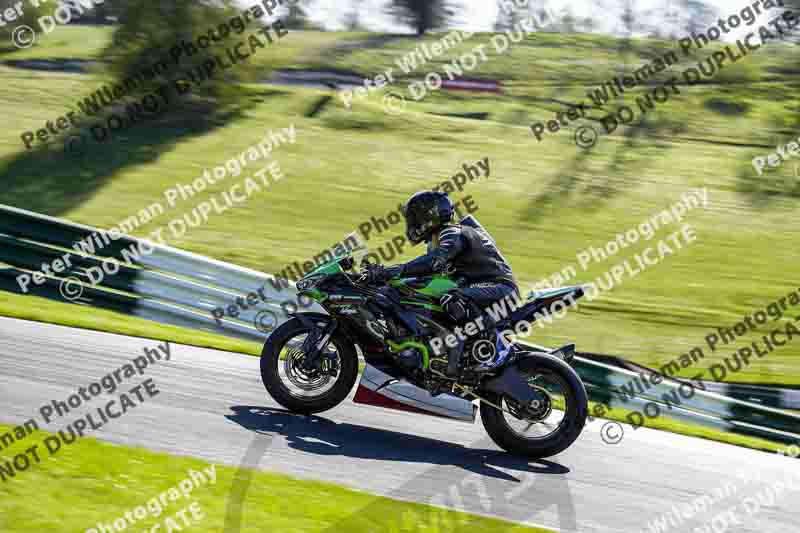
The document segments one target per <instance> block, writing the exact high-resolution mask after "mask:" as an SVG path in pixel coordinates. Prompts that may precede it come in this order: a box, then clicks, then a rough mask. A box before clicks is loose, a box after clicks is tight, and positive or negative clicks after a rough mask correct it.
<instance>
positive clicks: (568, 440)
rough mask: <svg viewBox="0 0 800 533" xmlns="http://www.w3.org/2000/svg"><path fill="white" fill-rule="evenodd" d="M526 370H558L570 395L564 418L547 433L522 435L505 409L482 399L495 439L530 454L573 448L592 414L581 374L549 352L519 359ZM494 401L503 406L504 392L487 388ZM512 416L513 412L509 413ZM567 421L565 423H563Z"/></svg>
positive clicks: (485, 423) (512, 449)
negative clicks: (535, 435) (505, 413)
mask: <svg viewBox="0 0 800 533" xmlns="http://www.w3.org/2000/svg"><path fill="white" fill-rule="evenodd" d="M515 364H516V365H518V366H517V368H518V369H519V368H522V369H523V372H524V374H532V373H536V372H537V371H539V370H541V371H543V372H549V373H552V374H555V375H556V376H558V377H559V378H561V379H563V381H564V382H565V383H566V384H567V389H568V390H567V391H565V393H566V394H568V395H569V396H570V398H569V402H568V404H567V410H566V412H565V413H564V419H563V421H562V424H560V425H559V427H558V429H557V430H556V431H555V432H554V433H553V434H552V435H549V436H547V437H544V438H541V439H537V440H533V439H527V438H525V437H521V436H519V435H518V434H517V433H516V432H515V431H514V430H513V429H512V428H511V427H510V426H509V425H508V423H507V422H506V420H505V418H504V413H503V412H502V411H500V410H498V409H497V408H495V407H493V406H491V405H489V404H487V403H486V402H481V407H480V410H481V422H482V423H483V427H484V428H485V429H486V432H487V433H488V434H489V436H490V437H491V438H492V440H493V441H494V442H495V443H496V444H497V445H498V446H500V447H501V448H503V449H504V450H506V451H508V452H511V453H514V454H519V455H524V456H526V457H535V458H542V457H550V456H553V455H556V454H559V453H561V452H563V451H564V450H566V449H567V448H569V447H570V446H571V445H572V443H573V442H575V440H576V439H577V438H578V436H579V435H580V434H581V431H583V426H584V425H585V424H586V416H587V414H588V410H589V408H588V397H587V395H586V389H585V387H584V386H583V382H581V379H580V377H579V376H578V374H577V373H576V372H575V371H574V370H573V369H572V367H570V366H569V365H568V364H567V363H565V362H563V361H561V360H560V359H557V358H555V357H553V356H550V355H546V354H541V355H540V354H537V355H536V356H534V357H525V358H524V359H522V360H520V361H518V362H517V363H515ZM482 396H484V397H485V398H486V399H487V400H489V401H490V402H492V403H494V404H496V405H499V406H503V403H502V402H503V398H502V396H501V395H500V394H496V393H492V392H488V391H483V394H482ZM509 416H510V415H509ZM562 425H563V427H562Z"/></svg>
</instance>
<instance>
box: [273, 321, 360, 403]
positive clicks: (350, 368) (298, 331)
mask: <svg viewBox="0 0 800 533" xmlns="http://www.w3.org/2000/svg"><path fill="white" fill-rule="evenodd" d="M308 332H309V328H308V327H307V326H305V325H303V323H302V322H301V321H300V319H298V318H292V319H290V320H288V321H286V322H284V323H283V324H281V325H280V326H279V327H278V328H277V329H275V331H273V332H272V334H271V335H270V336H269V339H267V342H266V343H265V344H264V349H263V350H262V351H261V381H262V382H263V383H264V387H265V388H266V389H267V392H268V393H269V395H270V396H272V398H273V399H274V400H275V401H276V402H278V403H279V404H281V405H282V406H283V407H285V408H286V409H288V410H289V411H292V412H293V413H300V414H313V413H321V412H322V411H327V410H328V409H331V408H333V407H335V406H337V405H339V404H340V403H341V402H342V401H343V400H344V399H345V398H347V395H348V394H349V393H350V390H351V389H352V388H353V385H354V384H355V382H356V378H357V377H358V355H357V354H356V351H355V347H354V346H353V344H352V343H351V342H350V341H349V340H347V338H345V337H343V336H342V335H339V334H338V333H334V334H333V335H332V336H331V340H330V342H332V343H333V345H334V346H335V347H336V351H337V352H338V354H339V358H340V372H339V375H338V377H337V378H336V382H335V383H334V385H333V386H332V387H331V388H330V390H328V391H327V392H325V393H324V394H323V395H321V396H318V397H309V398H299V397H297V396H295V395H292V394H291V393H290V392H289V390H288V389H287V388H286V386H285V385H284V384H283V380H281V377H280V374H279V368H280V364H281V359H280V354H281V352H282V351H283V348H284V347H285V345H286V343H287V342H288V341H289V340H290V339H292V338H294V337H297V336H298V335H302V334H303V333H308Z"/></svg>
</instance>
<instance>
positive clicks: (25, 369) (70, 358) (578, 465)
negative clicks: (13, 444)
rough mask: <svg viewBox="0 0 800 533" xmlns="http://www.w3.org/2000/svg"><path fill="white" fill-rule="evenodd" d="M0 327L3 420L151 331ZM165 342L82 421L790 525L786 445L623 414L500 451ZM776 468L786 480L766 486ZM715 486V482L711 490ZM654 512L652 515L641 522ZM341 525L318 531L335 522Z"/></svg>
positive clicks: (604, 505) (628, 519)
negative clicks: (144, 389)
mask: <svg viewBox="0 0 800 533" xmlns="http://www.w3.org/2000/svg"><path fill="white" fill-rule="evenodd" d="M0 339H1V340H2V342H0V422H2V423H7V424H19V423H22V422H24V421H25V420H28V419H30V418H32V417H35V418H36V420H37V421H39V422H40V426H41V429H44V430H47V431H58V430H59V429H62V428H63V427H64V426H65V425H66V424H67V423H68V422H71V421H72V420H74V419H76V418H78V417H79V416H80V414H83V413H87V412H91V411H93V410H94V408H96V407H99V406H100V405H101V404H104V403H105V402H101V401H100V400H103V399H104V398H105V397H106V396H105V394H103V395H102V396H101V397H100V398H96V399H94V400H93V401H92V402H90V403H89V404H88V406H87V407H85V408H84V407H82V408H79V409H77V410H75V411H74V415H75V416H73V413H70V414H69V415H67V416H66V417H65V418H62V419H59V420H57V421H53V422H52V423H51V424H49V425H42V417H41V416H40V415H39V412H38V410H39V408H40V407H41V406H42V405H43V404H46V403H49V402H50V401H51V400H55V399H58V400H62V401H63V400H66V398H67V397H68V396H69V395H71V394H73V393H75V392H76V391H77V389H78V387H80V386H87V385H88V384H89V383H92V382H95V381H98V380H100V379H101V378H102V377H103V376H104V375H106V374H107V373H109V372H111V371H113V370H115V369H117V368H119V367H120V366H121V365H123V364H125V363H127V362H130V361H131V360H132V359H133V358H134V357H137V356H139V355H141V354H142V350H143V348H145V347H150V348H155V346H156V345H157V344H158V343H159V342H160V341H153V340H148V339H141V338H134V337H126V336H122V335H114V334H109V333H101V332H93V331H87V330H80V329H72V328H66V327H62V326H54V325H49V324H42V323H37V322H28V321H21V320H16V319H7V318H0ZM170 346H171V360H170V361H161V362H159V363H157V364H155V365H153V366H150V367H148V368H147V369H146V370H145V373H144V376H142V377H138V376H137V377H135V378H131V379H130V380H126V382H125V383H123V386H122V387H121V388H120V390H119V391H117V394H118V393H119V392H122V391H126V390H127V389H128V388H130V386H133V385H135V384H137V383H139V382H141V381H142V380H144V379H147V378H153V380H154V381H155V383H156V385H157V387H158V390H159V391H160V393H159V394H158V395H157V396H155V397H153V398H148V399H147V400H146V401H145V402H144V403H142V404H141V405H139V406H137V407H136V408H135V409H132V410H131V411H129V412H128V413H126V414H125V416H124V417H120V418H119V419H115V420H111V421H110V422H109V423H108V424H106V425H104V426H103V428H102V429H100V430H98V431H96V432H93V433H91V434H90V436H93V437H96V438H99V439H102V440H105V441H109V442H113V443H117V444H123V445H131V446H143V447H146V448H150V449H152V450H156V451H162V452H169V453H174V454H180V455H190V456H193V457H198V458H201V459H205V460H207V461H211V462H215V463H222V464H228V465H234V466H236V465H241V464H244V465H245V466H252V467H257V468H260V469H264V470H272V471H278V472H282V473H286V474H290V475H293V476H297V477H301V478H306V479H320V480H325V481H330V482H334V483H338V484H341V485H345V486H348V487H351V488H354V489H357V490H362V491H367V492H370V493H374V494H381V495H385V496H389V497H392V498H397V499H402V500H412V501H418V502H422V503H429V504H433V505H438V506H447V507H451V508H456V509H459V510H464V511H468V512H472V513H476V514H482V515H489V516H497V517H502V518H505V519H508V520H512V521H515V522H521V523H527V524H530V525H537V526H541V527H547V528H551V529H554V530H557V531H565V532H567V531H569V532H573V531H579V532H614V533H627V532H635V533H639V532H645V533H650V532H666V531H673V532H675V533H678V532H690V531H694V528H704V527H705V526H707V527H709V529H708V531H714V532H716V533H721V531H723V529H722V527H723V526H722V523H723V521H727V522H730V524H729V526H728V527H727V531H732V532H733V531H735V532H737V533H756V532H758V533H760V532H765V531H766V532H770V533H783V532H786V533H790V532H792V533H796V532H797V531H800V508H798V506H797V503H796V502H797V498H798V496H800V461H797V460H796V459H790V458H787V457H780V456H778V455H775V454H768V453H763V452H758V451H754V450H749V449H744V448H739V447H735V446H731V445H727V444H721V443H717V442H712V441H706V440H702V439H696V438H691V437H685V436H681V435H675V434H671V433H665V432H659V431H654V430H648V429H638V430H635V431H634V430H633V429H632V428H631V427H629V426H624V430H625V433H624V437H623V439H622V441H621V442H619V443H618V444H614V445H612V444H607V443H606V442H604V440H603V438H601V428H603V426H604V423H605V422H606V421H604V420H595V421H594V422H592V423H589V424H587V427H586V429H584V432H583V434H582V435H581V437H580V438H579V439H578V441H577V442H576V443H575V444H574V445H573V446H572V447H571V448H569V449H568V450H566V451H565V452H563V453H561V454H560V455H558V456H556V457H552V458H549V459H548V460H538V461H529V460H525V459H522V458H517V457H513V456H511V455H509V454H506V453H504V452H502V451H501V450H500V449H499V448H498V447H497V446H496V445H494V444H493V443H492V441H491V440H490V439H489V438H488V437H487V436H486V434H485V433H484V431H483V427H482V425H481V424H480V421H479V420H477V421H476V423H475V424H474V425H473V424H465V423H461V422H456V421H452V422H451V421H448V420H443V419H440V418H432V417H425V416H419V415H412V414H407V413H400V412H396V411H389V410H385V409H380V408H375V407H369V406H364V405H357V404H353V403H352V402H351V401H350V399H348V400H345V402H343V403H342V404H341V405H340V406H338V407H337V408H335V409H332V410H330V411H327V412H325V413H322V414H321V415H318V416H312V417H301V416H295V415H291V414H288V413H286V412H285V411H283V410H282V409H281V408H280V407H279V406H278V405H277V404H276V403H275V402H274V401H273V400H272V399H271V398H269V396H268V395H267V394H266V392H265V390H264V388H263V385H262V383H261V377H260V373H259V368H258V359H257V358H256V357H252V356H246V355H241V354H234V353H228V352H222V351H217V350H210V349H204V348H196V347H190V346H183V345H176V344H172V343H170ZM110 399H112V398H109V400H110ZM619 429H620V428H613V431H611V433H612V434H613V435H616V434H617V432H618V431H619ZM744 473H747V474H748V475H749V476H755V475H756V474H758V477H759V479H745V478H743V477H740V476H741V475H742V474H744ZM789 473H792V475H794V478H793V479H794V480H795V483H794V485H793V488H787V489H786V490H783V491H782V492H780V493H779V494H777V493H775V489H776V487H780V486H781V485H776V484H780V483H784V481H785V480H786V476H787V474H789ZM726 485H727V487H728V489H727V493H726V494H727V495H726V496H724V497H722V496H719V494H721V491H722V490H723V488H724V487H726ZM731 487H733V490H731ZM715 491H716V492H715ZM770 493H771V494H772V498H771V499H772V501H771V502H770V501H769V500H770ZM704 494H708V495H709V497H710V498H708V497H707V498H704V497H703V495H704ZM714 494H717V495H718V496H716V497H715V496H714ZM748 499H749V500H748ZM717 500H719V501H717ZM748 501H749V503H748ZM701 502H702V503H701ZM710 502H711V503H710ZM755 502H761V504H760V505H759V506H758V507H756V503H755ZM687 505H688V507H687ZM676 509H677V511H676ZM729 510H730V512H728V513H727V514H726V511H729ZM676 512H677V513H679V514H678V515H676V514H675V513H676ZM680 513H683V516H681V515H680ZM731 513H732V514H731ZM668 515H669V516H671V517H672V518H671V523H670V519H668V518H666V516H668ZM659 517H663V519H664V526H663V527H657V528H656V527H654V528H651V526H653V525H654V524H653V523H652V522H653V520H654V519H657V518H659ZM712 519H713V520H715V522H713V523H712V522H711V520H712ZM733 520H736V521H735V522H734V521H733ZM737 522H738V523H737ZM712 525H714V526H716V527H714V528H712ZM339 526H340V527H336V528H331V531H334V530H342V531H345V530H347V528H346V524H340V525H339ZM226 531H230V529H229V528H226ZM698 531H705V529H698Z"/></svg>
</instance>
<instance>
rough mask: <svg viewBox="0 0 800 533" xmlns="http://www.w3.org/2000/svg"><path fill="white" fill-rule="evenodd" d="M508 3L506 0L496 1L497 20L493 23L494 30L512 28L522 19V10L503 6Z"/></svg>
mask: <svg viewBox="0 0 800 533" xmlns="http://www.w3.org/2000/svg"><path fill="white" fill-rule="evenodd" d="M508 3H509V2H508V1H507V0H498V2H497V20H496V21H495V23H494V30H495V31H503V30H510V29H513V28H514V26H516V25H517V24H518V23H519V22H520V20H522V10H521V9H509V8H508V7H504V6H505V5H507V4H508Z"/></svg>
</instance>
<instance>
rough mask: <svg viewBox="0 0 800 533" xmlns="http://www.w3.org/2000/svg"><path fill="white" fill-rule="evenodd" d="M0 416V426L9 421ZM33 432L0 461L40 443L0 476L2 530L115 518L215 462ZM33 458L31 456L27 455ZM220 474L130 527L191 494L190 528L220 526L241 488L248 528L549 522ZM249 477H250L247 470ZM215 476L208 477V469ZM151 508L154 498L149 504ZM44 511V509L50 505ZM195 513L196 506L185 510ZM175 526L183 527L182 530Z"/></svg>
mask: <svg viewBox="0 0 800 533" xmlns="http://www.w3.org/2000/svg"><path fill="white" fill-rule="evenodd" d="M11 429H12V427H11V426H4V425H0V433H5V432H7V431H9V430H11ZM47 435H48V434H47V433H44V432H34V433H33V434H31V435H30V436H28V437H27V438H26V439H23V440H21V441H18V442H16V443H14V444H13V445H11V446H10V447H9V448H5V449H4V450H2V452H0V463H2V464H3V465H5V462H6V461H9V460H12V459H13V457H14V456H15V455H16V454H18V453H24V451H25V449H26V448H28V447H30V446H32V445H34V444H39V448H38V452H39V456H40V459H41V460H42V462H41V463H40V464H35V461H34V460H33V459H31V461H32V463H33V464H32V465H31V466H30V467H29V468H28V469H27V470H25V471H23V472H17V473H16V476H15V477H13V478H10V479H9V480H8V481H5V482H0V497H2V498H3V513H0V531H4V532H9V533H11V532H16V531H36V532H51V531H52V532H56V531H59V532H60V531H86V530H87V529H89V528H93V527H95V525H96V524H97V523H98V522H102V523H104V524H107V525H110V524H111V522H113V521H114V520H116V519H118V518H124V516H125V512H133V511H134V509H136V508H137V507H139V506H146V505H147V504H148V502H150V501H151V500H152V499H153V498H156V499H158V497H159V495H160V494H161V493H163V492H165V491H167V490H168V489H169V488H171V487H177V486H178V483H179V482H180V481H182V480H184V479H186V478H187V477H189V474H188V471H189V470H190V469H191V470H194V471H202V469H204V468H211V464H210V463H207V462H205V461H200V460H198V459H191V458H187V457H178V456H172V455H168V454H164V453H154V452H151V451H147V450H143V449H137V448H128V447H124V446H117V445H112V444H108V443H104V442H101V441H97V440H95V439H91V438H84V439H80V440H79V441H77V442H76V443H73V444H70V445H64V446H62V448H61V449H60V450H59V451H57V453H56V454H55V455H52V456H51V455H50V453H49V452H48V451H47V449H46V448H45V445H44V444H42V441H43V439H44V438H45V437H46V436H47ZM29 457H32V456H29ZM215 469H216V482H215V483H211V482H210V481H206V482H205V483H201V484H200V486H198V487H196V488H195V489H194V490H193V491H192V492H191V494H190V495H189V497H188V498H181V499H179V500H177V501H170V500H166V503H167V506H166V507H165V508H164V509H163V511H162V514H161V515H160V516H158V517H155V516H150V515H148V516H147V517H146V518H143V519H141V520H138V521H136V523H135V525H134V526H129V527H132V529H134V530H136V531H144V530H145V528H147V530H148V531H149V530H150V528H151V527H153V526H154V525H155V524H156V523H161V524H162V525H161V529H164V530H166V529H167V524H166V522H165V521H166V519H167V518H171V519H172V520H175V521H176V522H177V523H178V524H179V525H180V526H181V527H184V523H183V522H182V520H181V519H180V517H176V516H175V514H176V513H177V512H179V511H180V510H181V509H183V508H185V507H187V506H188V505H191V504H192V503H193V502H196V503H197V504H199V506H200V509H201V511H202V514H204V515H205V517H204V518H202V519H200V520H199V521H192V524H191V525H190V526H189V527H190V528H191V530H192V531H222V530H223V527H224V525H225V517H226V510H227V509H226V506H227V503H228V501H229V499H230V500H231V501H233V502H236V500H237V497H236V496H235V495H237V494H241V495H242V498H241V509H242V513H241V524H242V527H241V530H240V531H242V532H243V533H247V532H256V531H259V532H260V531H275V532H279V531H281V532H282V531H293V532H298V533H301V532H302V533H313V532H327V531H352V532H354V533H359V532H363V533H367V532H372V531H377V530H381V531H395V532H409V533H410V532H412V531H414V532H416V531H422V532H427V533H436V532H441V531H458V532H461V531H463V532H468V531H486V532H489V533H492V532H500V531H503V532H506V531H507V532H511V533H517V532H518V533H523V532H530V533H547V530H544V529H539V528H530V527H525V526H521V525H516V524H512V523H509V522H505V521H502V520H498V519H493V518H485V517H481V516H476V515H471V514H467V513H460V512H456V511H449V510H444V509H441V508H437V507H432V506H428V505H424V504H417V503H407V502H402V501H397V500H392V499H389V498H384V497H380V496H373V495H370V494H366V493H363V492H357V491H354V490H351V489H347V488H344V487H340V486H337V485H333V484H330V483H322V482H316V481H306V480H300V479H294V478H291V477H289V476H285V475H280V474H274V473H269V472H261V471H255V472H251V471H244V474H245V475H244V476H242V474H239V475H238V476H237V469H236V468H234V467H230V466H222V465H215ZM248 477H249V478H250V479H249V485H248V482H247V478H248ZM207 479H210V478H207ZM151 505H152V506H153V508H155V507H156V504H151ZM42 510H46V512H42ZM186 516H187V517H190V516H191V514H189V513H188V512H187V515H186ZM174 530H175V531H177V530H178V529H174Z"/></svg>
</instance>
